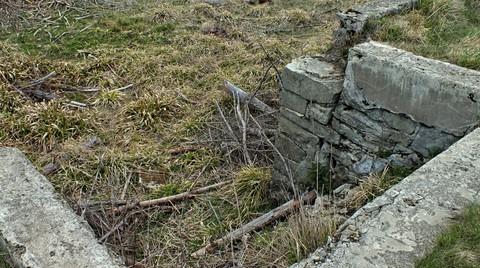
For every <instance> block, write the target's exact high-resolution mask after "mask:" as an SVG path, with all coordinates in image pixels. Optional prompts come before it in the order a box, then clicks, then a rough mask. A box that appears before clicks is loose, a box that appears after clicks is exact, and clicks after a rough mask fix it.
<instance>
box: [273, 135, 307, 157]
mask: <svg viewBox="0 0 480 268" xmlns="http://www.w3.org/2000/svg"><path fill="white" fill-rule="evenodd" d="M275 145H276V147H277V149H278V151H279V152H280V153H281V154H282V155H283V156H285V157H287V158H289V159H292V160H294V161H302V160H303V159H305V158H306V157H307V154H306V152H305V151H304V148H302V147H300V146H299V145H297V144H296V143H295V142H294V141H293V140H291V139H290V138H289V137H287V136H285V134H282V133H280V134H278V135H277V138H276V139H275ZM302 146H305V145H303V144H302Z"/></svg>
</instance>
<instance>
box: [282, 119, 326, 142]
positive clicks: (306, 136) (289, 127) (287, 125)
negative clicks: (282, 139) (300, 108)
mask: <svg viewBox="0 0 480 268" xmlns="http://www.w3.org/2000/svg"><path fill="white" fill-rule="evenodd" d="M292 114H293V113H288V115H290V116H288V117H287V116H285V115H287V113H281V114H280V116H279V117H278V128H279V130H280V132H283V133H285V135H286V136H287V137H290V138H291V139H292V140H294V141H295V143H297V144H300V145H302V146H304V145H306V144H310V145H312V144H313V145H315V144H319V142H320V139H319V138H318V137H317V136H315V135H313V134H312V133H311V132H309V131H307V130H306V129H305V128H304V127H303V125H299V124H298V123H299V122H303V120H302V117H299V116H297V115H292ZM294 122H295V123H294Z"/></svg>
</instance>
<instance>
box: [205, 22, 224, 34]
mask: <svg viewBox="0 0 480 268" xmlns="http://www.w3.org/2000/svg"><path fill="white" fill-rule="evenodd" d="M200 30H201V31H202V33H203V34H212V35H216V36H220V37H226V36H227V31H225V29H223V28H222V27H221V26H220V25H218V24H216V23H215V22H204V23H203V24H202V26H200Z"/></svg>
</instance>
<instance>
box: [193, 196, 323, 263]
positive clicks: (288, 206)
mask: <svg viewBox="0 0 480 268" xmlns="http://www.w3.org/2000/svg"><path fill="white" fill-rule="evenodd" d="M315 198H317V193H316V192H315V191H310V192H308V193H306V194H305V195H303V196H302V197H301V200H298V199H294V200H290V201H288V202H287V203H285V204H283V205H281V206H279V207H277V208H275V209H273V210H271V211H270V212H268V213H266V214H263V215H262V216H260V217H258V218H256V219H254V220H252V221H251V222H249V223H247V224H245V225H243V226H241V227H240V228H238V229H236V230H233V231H231V232H230V233H228V234H227V235H225V236H224V237H222V238H220V239H217V240H215V241H213V242H211V243H209V244H208V245H207V246H205V247H203V248H201V249H199V250H197V251H195V252H194V253H192V255H191V256H192V257H200V256H203V255H205V254H207V253H210V252H212V251H214V250H215V249H217V248H219V247H222V246H224V245H225V244H226V243H229V242H230V241H235V240H239V239H240V238H242V236H243V235H244V234H247V233H250V232H253V231H255V230H259V229H262V228H263V227H265V226H266V225H268V224H270V223H272V222H274V221H276V220H278V219H280V218H283V217H285V216H287V215H289V214H290V213H292V212H293V211H294V210H295V209H297V208H299V207H300V205H302V204H305V203H312V202H313V201H315Z"/></svg>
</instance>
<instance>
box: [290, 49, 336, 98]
mask: <svg viewBox="0 0 480 268" xmlns="http://www.w3.org/2000/svg"><path fill="white" fill-rule="evenodd" d="M282 82H283V86H284V88H285V89H287V90H289V91H292V92H293V93H295V94H297V95H300V96H302V97H303V98H305V99H307V100H310V101H314V102H317V103H322V104H328V103H336V102H337V100H338V96H339V94H340V92H341V91H342V89H343V87H342V84H343V75H342V72H341V71H340V70H337V69H336V68H335V66H334V65H333V64H330V63H326V62H323V61H320V60H317V59H314V58H309V57H305V58H299V59H295V60H294V61H293V62H292V63H290V64H288V65H287V66H286V68H285V70H284V72H283V73H282Z"/></svg>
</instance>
